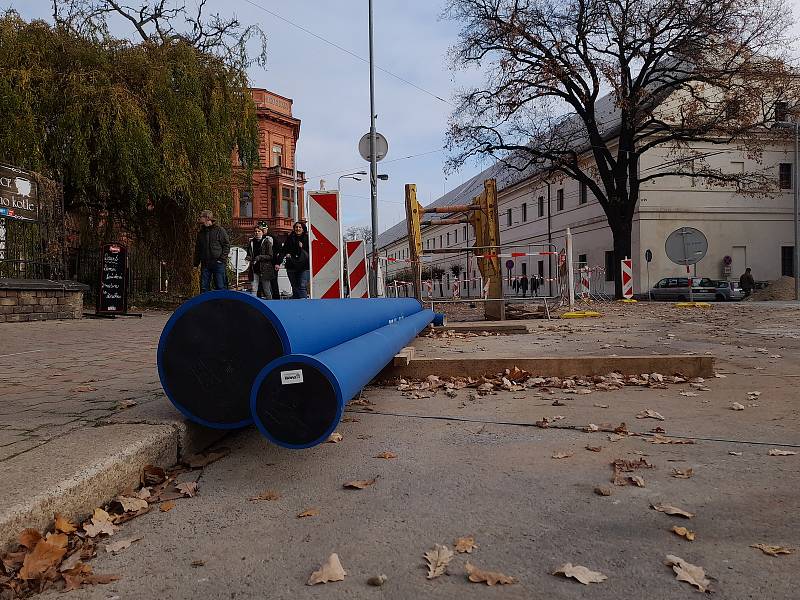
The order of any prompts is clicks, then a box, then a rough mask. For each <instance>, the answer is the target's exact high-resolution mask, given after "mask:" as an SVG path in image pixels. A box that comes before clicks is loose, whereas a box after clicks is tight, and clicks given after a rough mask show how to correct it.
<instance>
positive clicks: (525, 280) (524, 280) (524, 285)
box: [519, 275, 528, 298]
mask: <svg viewBox="0 0 800 600" xmlns="http://www.w3.org/2000/svg"><path fill="white" fill-rule="evenodd" d="M519 286H520V288H522V297H523V298H524V297H525V296H527V295H528V277H527V276H525V275H523V276H522V279H520V280H519Z"/></svg>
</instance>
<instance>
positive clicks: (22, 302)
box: [0, 284, 85, 323]
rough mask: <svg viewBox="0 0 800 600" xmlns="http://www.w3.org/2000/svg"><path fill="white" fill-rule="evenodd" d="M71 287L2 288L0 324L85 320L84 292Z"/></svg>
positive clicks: (0, 291)
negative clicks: (83, 317)
mask: <svg viewBox="0 0 800 600" xmlns="http://www.w3.org/2000/svg"><path fill="white" fill-rule="evenodd" d="M21 287H22V288H30V287H33V286H21ZM71 287H72V286H63V285H59V284H55V285H52V286H47V288H46V289H19V288H14V287H7V286H0V323H15V322H19V321H43V320H46V319H80V318H81V317H82V316H83V290H82V289H70V288H71ZM81 287H85V286H81Z"/></svg>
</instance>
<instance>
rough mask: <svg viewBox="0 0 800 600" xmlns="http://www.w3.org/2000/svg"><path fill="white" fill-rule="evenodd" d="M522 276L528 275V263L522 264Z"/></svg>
mask: <svg viewBox="0 0 800 600" xmlns="http://www.w3.org/2000/svg"><path fill="white" fill-rule="evenodd" d="M522 274H523V275H526V276H527V275H528V263H522Z"/></svg>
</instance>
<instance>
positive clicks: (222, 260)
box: [194, 210, 231, 293]
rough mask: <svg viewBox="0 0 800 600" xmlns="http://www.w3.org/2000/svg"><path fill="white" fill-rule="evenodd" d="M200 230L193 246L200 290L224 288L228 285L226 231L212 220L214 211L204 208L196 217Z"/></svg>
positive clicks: (228, 247)
mask: <svg viewBox="0 0 800 600" xmlns="http://www.w3.org/2000/svg"><path fill="white" fill-rule="evenodd" d="M197 222H198V223H199V224H200V231H198V232H197V240H196V242H195V247H194V266H195V267H197V266H199V267H200V292H201V293H202V292H207V291H209V290H210V289H211V283H212V279H213V284H214V289H217V290H224V289H227V287H228V274H227V270H226V267H227V263H228V253H229V252H230V249H231V242H230V239H229V238H228V233H227V232H226V231H225V230H224V229H223V228H222V227H220V226H219V225H217V224H216V222H215V220H214V213H212V212H211V211H210V210H204V211H202V212H201V213H200V217H199V218H198V219H197Z"/></svg>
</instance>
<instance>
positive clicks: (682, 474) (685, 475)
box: [672, 467, 694, 479]
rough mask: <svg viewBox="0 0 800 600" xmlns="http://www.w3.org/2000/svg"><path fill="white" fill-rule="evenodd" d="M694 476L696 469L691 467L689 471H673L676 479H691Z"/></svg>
mask: <svg viewBox="0 0 800 600" xmlns="http://www.w3.org/2000/svg"><path fill="white" fill-rule="evenodd" d="M692 475H694V469H692V468H691V467H690V468H688V469H684V470H681V469H672V476H673V477H674V478H675V479H689V478H690V477H691V476H692Z"/></svg>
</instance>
